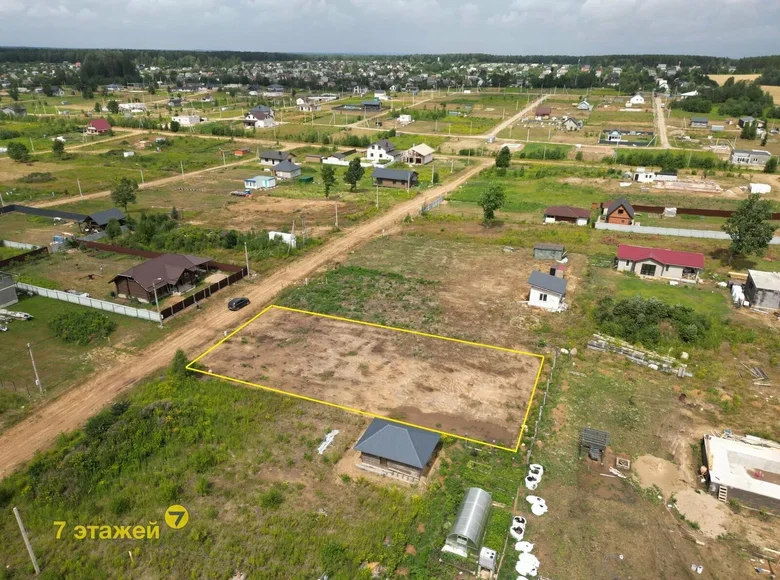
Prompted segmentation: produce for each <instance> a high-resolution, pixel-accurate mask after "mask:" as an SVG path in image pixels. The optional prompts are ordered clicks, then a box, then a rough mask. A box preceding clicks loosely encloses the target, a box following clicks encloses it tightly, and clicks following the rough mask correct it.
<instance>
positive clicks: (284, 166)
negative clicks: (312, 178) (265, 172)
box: [271, 159, 300, 171]
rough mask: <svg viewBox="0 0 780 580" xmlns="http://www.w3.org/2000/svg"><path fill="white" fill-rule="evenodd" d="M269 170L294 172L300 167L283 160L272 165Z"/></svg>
mask: <svg viewBox="0 0 780 580" xmlns="http://www.w3.org/2000/svg"><path fill="white" fill-rule="evenodd" d="M271 169H273V170H274V171H295V170H296V169H300V167H299V166H298V165H296V164H295V163H293V162H292V161H290V160H288V159H285V160H284V161H282V162H281V163H277V164H276V165H274V166H273V167H272V168H271Z"/></svg>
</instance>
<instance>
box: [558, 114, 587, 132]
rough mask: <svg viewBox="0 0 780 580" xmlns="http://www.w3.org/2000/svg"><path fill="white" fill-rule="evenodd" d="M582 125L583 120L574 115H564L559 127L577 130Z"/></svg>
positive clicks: (566, 129)
mask: <svg viewBox="0 0 780 580" xmlns="http://www.w3.org/2000/svg"><path fill="white" fill-rule="evenodd" d="M582 126H583V122H582V121H580V120H579V119H575V118H574V117H564V118H563V120H562V121H561V129H563V130H564V131H579V130H580V129H582Z"/></svg>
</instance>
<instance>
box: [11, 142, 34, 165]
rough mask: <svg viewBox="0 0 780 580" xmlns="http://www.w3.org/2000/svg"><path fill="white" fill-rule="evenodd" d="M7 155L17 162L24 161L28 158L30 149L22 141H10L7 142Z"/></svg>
mask: <svg viewBox="0 0 780 580" xmlns="http://www.w3.org/2000/svg"><path fill="white" fill-rule="evenodd" d="M8 157H10V158H11V159H13V160H14V161H18V162H19V163H24V162H25V161H28V160H29V159H30V151H29V149H27V145H25V144H24V143H19V142H18V141H12V142H11V143H9V144H8Z"/></svg>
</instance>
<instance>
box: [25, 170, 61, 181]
mask: <svg viewBox="0 0 780 580" xmlns="http://www.w3.org/2000/svg"><path fill="white" fill-rule="evenodd" d="M54 180H55V177H54V176H53V175H52V174H51V173H39V172H33V173H28V174H27V175H25V176H24V177H21V178H19V181H21V182H22V183H46V182H47V181H54Z"/></svg>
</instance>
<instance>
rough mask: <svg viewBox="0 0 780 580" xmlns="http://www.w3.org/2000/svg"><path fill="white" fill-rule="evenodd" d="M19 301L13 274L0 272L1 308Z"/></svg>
mask: <svg viewBox="0 0 780 580" xmlns="http://www.w3.org/2000/svg"><path fill="white" fill-rule="evenodd" d="M17 302H19V299H18V298H17V297H16V282H14V279H13V277H12V276H11V275H9V274H4V273H3V272H0V308H5V307H6V306H11V305H13V304H16V303H17Z"/></svg>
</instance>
